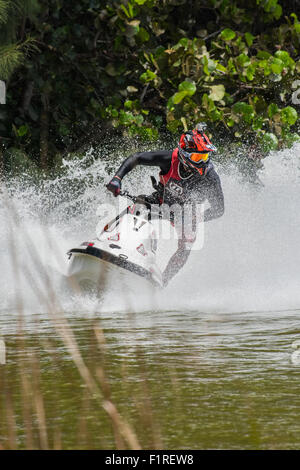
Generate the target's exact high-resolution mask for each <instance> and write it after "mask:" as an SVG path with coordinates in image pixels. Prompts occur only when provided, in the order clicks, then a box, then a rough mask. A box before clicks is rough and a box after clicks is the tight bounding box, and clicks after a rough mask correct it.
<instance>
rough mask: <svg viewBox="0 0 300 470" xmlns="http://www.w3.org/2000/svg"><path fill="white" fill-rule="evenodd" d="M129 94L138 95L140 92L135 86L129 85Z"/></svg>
mask: <svg viewBox="0 0 300 470" xmlns="http://www.w3.org/2000/svg"><path fill="white" fill-rule="evenodd" d="M126 89H127V91H128V93H136V92H137V91H139V90H138V89H137V88H136V87H135V86H132V85H129V86H128V87H127V88H126Z"/></svg>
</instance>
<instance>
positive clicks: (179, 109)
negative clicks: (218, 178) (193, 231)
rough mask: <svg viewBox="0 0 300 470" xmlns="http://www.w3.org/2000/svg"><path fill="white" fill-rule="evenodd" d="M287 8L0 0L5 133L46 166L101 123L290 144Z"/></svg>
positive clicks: (295, 42)
mask: <svg viewBox="0 0 300 470" xmlns="http://www.w3.org/2000/svg"><path fill="white" fill-rule="evenodd" d="M282 6H283V2H282V1H280V0H239V1H238V0H232V1H228V0H199V1H198V0H197V1H196V0H193V1H192V2H190V1H188V0H169V1H161V0H106V2H103V1H102V0H81V1H80V2H76V3H74V5H73V7H72V9H70V8H67V7H66V6H65V5H64V2H57V1H56V0H48V1H47V2H46V1H45V0H40V1H37V0H26V1H25V0H11V1H4V0H0V24H1V32H0V74H1V76H2V77H3V78H4V79H9V86H8V97H7V99H8V104H7V106H6V107H5V108H4V109H3V110H2V109H1V113H0V132H1V135H2V141H3V142H4V143H5V146H6V147H10V146H14V147H19V148H20V149H22V150H28V151H30V153H31V155H33V156H34V158H35V159H36V160H37V161H39V163H40V164H42V165H50V166H51V158H53V161H54V157H53V156H54V155H55V154H56V153H57V152H63V151H66V150H68V151H72V150H75V149H76V148H77V147H80V146H81V145H83V144H84V143H86V142H87V141H88V139H89V138H90V135H91V134H93V135H96V134H98V133H99V123H100V133H101V132H102V129H103V132H104V131H105V130H106V129H107V128H111V129H113V130H115V131H118V132H122V133H124V134H128V135H135V136H139V137H141V138H142V139H155V138H157V136H158V134H159V132H160V131H161V130H166V129H168V130H169V131H171V132H180V131H181V130H182V129H183V127H184V125H187V126H193V125H194V124H195V123H196V122H197V121H207V122H210V123H211V124H212V127H213V129H214V131H215V132H217V133H219V134H220V135H224V134H226V135H228V136H230V138H232V139H235V140H236V141H238V142H239V141H241V140H245V141H247V140H248V141H249V140H251V139H252V138H253V139H255V140H259V141H260V142H261V143H262V144H261V145H262V147H263V148H264V149H268V148H269V149H271V148H274V147H275V146H276V147H277V146H283V145H286V144H289V143H290V142H291V141H292V137H291V136H293V135H295V134H296V132H297V126H298V122H299V121H298V109H299V108H298V107H297V106H294V105H293V104H292V103H291V95H292V93H293V91H292V90H293V87H292V84H293V83H294V81H295V80H296V79H297V78H298V77H299V75H300V61H299V51H300V22H299V20H298V17H297V15H296V14H295V12H294V11H293V9H292V5H290V6H285V8H284V12H283V8H282ZM13 7H14V8H13ZM12 13H14V14H12ZM199 19H201V21H199ZM27 37H30V38H32V39H31V43H30V40H27V42H26V38H27ZM32 40H34V41H35V44H36V46H38V48H39V50H37V49H35V50H33V49H32V45H33V43H32ZM30 44H31V48H30V47H29V46H30ZM22 64H23V66H22V68H21V69H20V68H19V69H18V73H16V72H15V73H14V74H13V72H14V71H15V70H16V68H17V67H19V66H20V65H22ZM12 74H13V75H12ZM95 129H97V132H95ZM99 138H100V136H99ZM47 159H48V160H47Z"/></svg>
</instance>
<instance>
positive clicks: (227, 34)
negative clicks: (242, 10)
mask: <svg viewBox="0 0 300 470" xmlns="http://www.w3.org/2000/svg"><path fill="white" fill-rule="evenodd" d="M220 36H221V39H223V40H224V41H231V40H232V39H234V38H235V36H236V33H235V32H234V31H233V30H232V29H230V28H226V29H223V31H222V32H221V35H220Z"/></svg>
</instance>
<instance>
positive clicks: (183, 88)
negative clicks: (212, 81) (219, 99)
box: [178, 80, 197, 96]
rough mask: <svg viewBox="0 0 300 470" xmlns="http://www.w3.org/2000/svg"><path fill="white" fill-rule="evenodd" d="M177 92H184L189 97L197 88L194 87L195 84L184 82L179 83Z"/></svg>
mask: <svg viewBox="0 0 300 470" xmlns="http://www.w3.org/2000/svg"><path fill="white" fill-rule="evenodd" d="M178 90H179V91H180V92H185V93H186V94H187V95H189V96H193V94H194V93H195V92H196V90H197V87H196V85H195V83H193V82H188V81H186V80H185V81H184V82H181V83H180V85H179V87H178Z"/></svg>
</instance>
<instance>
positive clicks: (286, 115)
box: [280, 106, 298, 126]
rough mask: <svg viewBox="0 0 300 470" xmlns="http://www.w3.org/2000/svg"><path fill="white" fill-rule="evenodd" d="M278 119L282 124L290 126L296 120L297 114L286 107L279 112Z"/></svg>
mask: <svg viewBox="0 0 300 470" xmlns="http://www.w3.org/2000/svg"><path fill="white" fill-rule="evenodd" d="M280 118H281V121H282V122H283V123H284V124H289V125H290V126H292V125H293V124H295V122H296V121H297V119H298V113H297V111H296V110H295V108H293V107H292V106H287V107H286V108H283V109H282V110H281V111H280Z"/></svg>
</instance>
